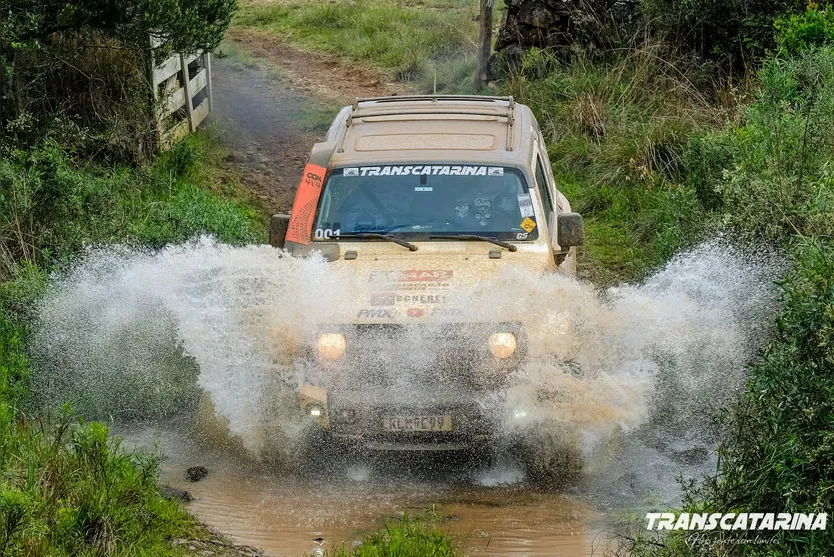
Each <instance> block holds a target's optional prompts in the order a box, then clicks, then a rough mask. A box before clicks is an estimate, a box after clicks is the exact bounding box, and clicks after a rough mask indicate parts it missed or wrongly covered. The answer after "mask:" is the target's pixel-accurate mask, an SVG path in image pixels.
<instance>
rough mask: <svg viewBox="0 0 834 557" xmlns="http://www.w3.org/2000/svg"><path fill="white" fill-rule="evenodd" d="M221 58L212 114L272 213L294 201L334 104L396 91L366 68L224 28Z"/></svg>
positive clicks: (249, 181)
mask: <svg viewBox="0 0 834 557" xmlns="http://www.w3.org/2000/svg"><path fill="white" fill-rule="evenodd" d="M223 50H224V52H225V53H226V54H227V56H226V57H223V58H218V59H217V60H216V61H215V63H214V68H213V71H214V84H215V86H214V94H215V103H214V114H213V115H212V116H211V118H212V120H213V121H215V122H217V123H218V125H219V126H220V127H221V129H222V130H223V137H224V140H225V141H226V143H227V144H228V145H229V146H230V147H231V148H232V150H233V152H234V155H233V159H232V162H233V163H234V164H235V165H236V166H237V167H238V168H239V169H240V170H241V171H242V173H243V177H244V180H245V182H246V184H247V185H249V186H250V187H251V188H252V189H253V190H254V191H255V192H256V194H257V195H258V196H259V197H260V198H261V199H262V200H263V201H264V203H265V205H266V207H267V208H268V209H269V210H270V211H272V212H282V211H284V212H285V211H287V210H289V209H290V207H291V206H292V200H293V196H294V194H295V188H296V185H297V184H298V178H299V176H301V170H302V168H303V167H304V163H305V161H306V160H307V155H308V154H309V152H310V148H311V147H312V145H313V143H314V142H315V141H317V140H319V139H320V138H321V136H322V135H323V134H324V131H326V125H327V122H328V120H330V119H332V118H333V117H334V116H335V115H336V112H337V111H338V109H339V107H341V106H344V105H346V104H350V103H351V102H353V101H354V99H355V98H357V97H370V96H380V95H388V94H395V93H401V92H403V91H404V88H403V86H402V85H401V84H396V83H390V82H388V81H386V79H385V78H384V76H382V75H381V74H379V73H377V72H374V71H373V70H370V69H364V68H353V67H347V66H346V64H345V62H344V61H340V60H337V59H334V58H329V57H326V56H322V55H315V54H309V53H305V52H301V51H298V50H296V49H294V48H292V47H290V46H287V45H284V44H282V43H279V42H277V41H275V40H274V39H270V38H268V37H264V36H262V35H257V34H254V35H253V34H251V33H243V32H241V31H240V30H235V29H232V30H230V31H229V34H228V39H227V42H226V44H225V46H224V47H223Z"/></svg>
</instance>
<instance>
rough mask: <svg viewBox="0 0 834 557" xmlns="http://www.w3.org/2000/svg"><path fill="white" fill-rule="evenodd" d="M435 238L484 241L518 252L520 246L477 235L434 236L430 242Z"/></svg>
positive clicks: (430, 238) (430, 237)
mask: <svg viewBox="0 0 834 557" xmlns="http://www.w3.org/2000/svg"><path fill="white" fill-rule="evenodd" d="M435 238H436V239H438V240H482V241H484V242H490V243H492V244H495V245H496V246H501V247H502V248H507V249H508V250H510V251H516V250H517V249H518V246H515V245H513V244H509V243H507V242H504V241H501V240H499V239H498V238H492V237H490V236H478V235H477V234H432V235H431V236H429V240H433V239H435Z"/></svg>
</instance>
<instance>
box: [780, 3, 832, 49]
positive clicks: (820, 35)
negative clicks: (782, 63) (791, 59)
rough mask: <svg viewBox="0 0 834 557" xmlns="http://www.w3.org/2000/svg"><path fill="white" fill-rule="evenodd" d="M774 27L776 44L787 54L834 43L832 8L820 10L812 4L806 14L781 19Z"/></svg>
mask: <svg viewBox="0 0 834 557" xmlns="http://www.w3.org/2000/svg"><path fill="white" fill-rule="evenodd" d="M774 26H775V27H776V43H777V44H778V45H779V47H780V48H781V49H782V51H783V52H784V53H787V54H796V53H798V52H801V51H803V50H807V49H809V48H812V47H817V46H822V45H826V44H832V43H834V9H832V8H831V6H828V7H826V8H823V9H820V7H819V6H818V5H817V4H814V3H813V2H811V3H809V4H808V8H807V9H806V10H805V13H803V14H791V15H789V16H787V17H780V18H779V19H777V20H776V21H775V22H774Z"/></svg>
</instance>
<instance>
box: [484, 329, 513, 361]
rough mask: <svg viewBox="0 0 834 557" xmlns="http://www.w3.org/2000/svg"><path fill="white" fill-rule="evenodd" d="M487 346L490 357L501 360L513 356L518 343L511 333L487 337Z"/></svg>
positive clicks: (494, 334)
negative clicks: (490, 353)
mask: <svg viewBox="0 0 834 557" xmlns="http://www.w3.org/2000/svg"><path fill="white" fill-rule="evenodd" d="M488 344H489V351H490V352H492V355H493V356H495V357H496V358H500V359H502V360H503V359H506V358H509V357H510V356H512V355H513V354H515V349H516V347H517V345H518V342H517V341H516V339H515V335H514V334H512V333H493V334H491V335H490V336H489V342H488Z"/></svg>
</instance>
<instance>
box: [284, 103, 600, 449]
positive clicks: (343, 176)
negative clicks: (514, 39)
mask: <svg viewBox="0 0 834 557" xmlns="http://www.w3.org/2000/svg"><path fill="white" fill-rule="evenodd" d="M582 241H583V225H582V218H581V217H580V216H579V215H578V214H576V213H573V212H571V208H570V204H569V203H568V200H567V199H566V198H565V196H564V195H562V194H561V193H560V192H559V190H558V189H557V188H556V184H555V182H554V179H553V175H552V172H551V169H550V162H549V161H548V157H547V153H546V150H545V144H544V140H543V138H542V135H541V132H540V130H539V126H538V123H537V122H536V119H535V117H534V116H533V113H532V111H531V110H530V109H529V108H528V107H527V106H525V105H523V104H519V103H517V102H515V101H514V100H513V98H512V97H486V96H447V95H441V96H399V97H380V98H368V99H359V100H357V101H356V102H355V103H354V104H353V105H352V106H347V107H344V108H343V109H342V110H341V111H340V112H339V114H338V116H336V119H335V120H334V122H333V124H332V125H331V127H330V130H329V131H328V133H327V137H326V138H325V140H324V141H323V142H321V143H317V144H316V145H315V146H314V147H313V150H312V153H311V155H310V158H309V162H308V163H307V165H306V167H305V169H304V174H303V176H302V179H301V182H300V185H299V188H298V191H297V194H296V197H295V202H294V204H293V208H292V212H291V214H290V215H274V216H273V217H272V221H271V223H270V242H271V243H272V245H274V246H276V247H281V248H284V249H285V250H286V251H287V252H288V253H289V254H291V255H293V256H301V257H304V256H309V255H312V254H313V253H314V252H320V253H321V255H322V256H323V257H324V259H325V260H326V261H328V262H329V265H331V266H332V267H333V270H334V272H337V273H344V274H345V275H349V276H351V277H354V278H356V277H358V278H359V279H360V280H361V281H363V282H366V283H368V284H369V285H371V288H370V289H369V291H367V292H362V293H357V295H356V301H355V307H351V309H350V312H349V315H346V316H345V315H344V314H341V313H340V315H339V317H337V316H336V315H335V314H334V317H333V321H332V322H328V323H321V325H320V331H319V332H318V335H317V337H316V338H315V340H314V341H312V342H311V344H312V345H311V346H309V347H308V356H310V357H311V361H313V362H314V366H315V367H316V368H317V373H312V374H311V373H307V374H305V377H308V378H309V377H315V378H316V379H315V380H314V381H313V380H310V381H312V382H309V383H305V384H303V385H301V386H300V387H299V391H298V402H299V410H300V412H301V413H302V414H303V416H304V419H306V420H308V421H309V423H310V425H311V427H313V428H315V429H316V430H317V431H318V432H319V433H321V434H324V435H325V436H326V439H328V440H329V441H330V442H334V443H336V442H338V441H343V442H345V443H348V444H351V445H353V446H355V447H359V448H361V449H364V450H472V449H478V448H482V447H484V446H490V445H491V444H492V443H494V442H495V439H494V438H495V435H497V429H498V428H499V426H498V425H497V424H496V419H497V418H495V416H490V415H489V414H490V412H489V411H488V409H485V408H484V404H483V403H482V401H483V400H484V396H483V394H484V392H485V391H486V392H489V391H491V390H496V391H497V390H500V389H501V388H502V387H503V385H504V384H505V382H504V381H502V380H501V378H502V376H503V375H505V374H507V373H509V372H511V371H512V370H514V369H517V368H518V366H520V365H521V364H522V363H523V361H524V357H525V342H524V336H525V331H524V330H525V326H531V325H534V324H524V323H519V322H502V321H500V320H498V321H496V322H495V323H488V324H486V326H485V325H484V324H483V323H479V324H477V325H478V326H475V324H474V323H471V324H470V323H466V322H465V321H463V322H460V320H459V319H456V315H457V313H456V311H458V310H456V309H455V308H454V307H451V305H450V302H449V300H450V299H453V298H454V293H455V291H468V290H471V289H472V288H473V287H474V286H475V285H476V284H477V283H478V282H479V281H482V280H484V279H489V278H490V277H493V276H495V275H496V274H497V273H499V272H500V271H501V270H502V269H504V268H505V267H506V266H510V267H513V268H521V269H524V270H526V271H527V272H529V273H532V274H536V275H544V274H546V273H551V272H559V273H565V274H568V275H573V274H575V272H576V247H575V246H577V245H579V244H581V243H582ZM374 285H378V286H379V288H378V289H374V287H373V286H374ZM438 320H440V321H442V322H443V323H444V325H443V326H440V328H439V329H438V327H431V326H429V324H431V323H432V322H434V321H438ZM470 325H471V326H470ZM422 331H425V332H426V334H431V335H432V339H431V342H432V346H433V347H435V348H436V350H435V354H434V355H433V357H432V358H429V359H428V360H429V361H419V362H416V361H414V360H415V359H414V358H413V357H412V355H410V353H409V351H408V350H403V349H402V347H403V343H404V342H411V341H412V340H413V339H414V338H415V337H414V335H417V336H419V335H420V334H421V332H422ZM429 331H430V333H429ZM406 337H407V339H408V340H405V339H406ZM359 347H362V349H359ZM418 360H420V359H419V358H418ZM308 380H309V379H308ZM403 385H405V391H406V392H405V393H404V392H403ZM395 388H396V389H395ZM478 401H480V402H478ZM319 442H321V438H320V437H319Z"/></svg>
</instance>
